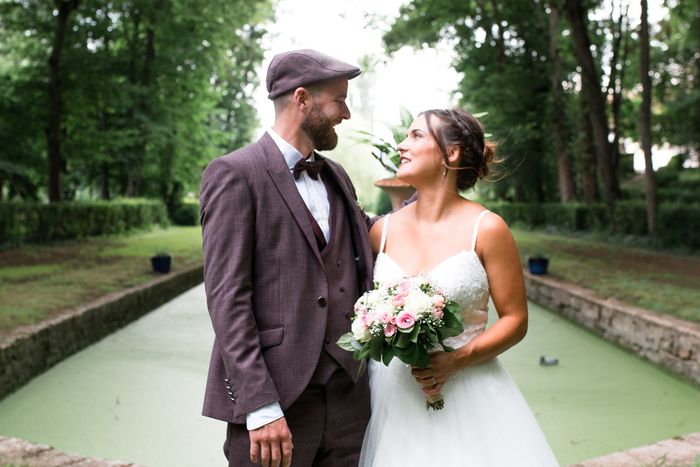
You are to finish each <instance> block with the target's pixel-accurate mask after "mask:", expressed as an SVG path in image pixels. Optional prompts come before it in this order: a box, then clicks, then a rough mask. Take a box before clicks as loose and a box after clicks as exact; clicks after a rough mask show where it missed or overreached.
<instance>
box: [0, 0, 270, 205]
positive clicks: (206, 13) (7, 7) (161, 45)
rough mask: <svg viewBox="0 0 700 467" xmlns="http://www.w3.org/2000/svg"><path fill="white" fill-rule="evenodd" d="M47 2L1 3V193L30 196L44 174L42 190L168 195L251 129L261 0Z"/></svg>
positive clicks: (67, 195)
mask: <svg viewBox="0 0 700 467" xmlns="http://www.w3.org/2000/svg"><path fill="white" fill-rule="evenodd" d="M54 1H55V2H57V3H56V5H57V8H56V15H54V13H53V11H52V10H53V9H54V8H53V6H54V5H53V3H51V2H45V1H43V0H0V34H1V35H2V36H1V37H0V85H1V86H0V111H1V112H2V115H3V118H2V119H0V148H1V149H0V162H2V163H0V185H6V186H7V188H5V191H6V192H7V193H8V194H10V195H11V196H13V197H21V198H28V199H29V198H32V197H37V196H38V197H41V196H42V195H43V194H45V193H47V191H46V188H42V185H43V186H45V187H46V186H49V183H48V180H49V172H50V174H51V180H52V181H51V187H52V188H51V198H52V199H57V198H58V196H60V197H61V198H64V199H72V198H75V197H83V198H84V197H97V196H99V197H102V198H104V199H109V198H112V197H114V196H149V197H161V198H163V199H165V200H166V201H167V200H174V199H175V198H177V197H179V196H181V195H182V193H186V192H187V191H190V190H192V191H194V190H196V188H197V186H198V184H199V176H200V173H201V169H202V167H203V166H204V165H205V164H206V163H207V162H208V161H209V160H210V159H211V158H213V157H215V156H217V155H220V154H223V153H225V152H228V151H229V150H230V149H231V148H233V147H235V146H240V145H242V144H244V143H246V142H248V141H249V140H250V138H251V136H252V131H253V129H254V127H255V126H256V123H257V122H256V113H255V110H254V108H253V106H252V92H253V90H254V87H255V84H256V83H257V80H258V76H257V66H258V64H259V63H260V62H261V60H262V47H261V39H262V36H263V34H264V29H263V28H262V27H261V26H260V24H262V23H263V22H264V21H265V20H266V19H267V18H268V17H269V16H270V15H271V7H270V2H269V1H268V0H259V1H254V2H249V1H244V0H231V1H228V2H214V1H212V0H206V1H201V0H199V1H198V0H158V1H155V2H154V1H151V0H80V1H79V4H78V1H77V0H75V3H70V2H68V1H67V0H63V1H60V0H54ZM69 4H70V5H71V6H73V7H76V8H73V9H71V10H70V16H68V14H67V10H66V6H67V5H69ZM59 6H60V7H62V8H64V10H63V13H61V10H59V9H58V7H59ZM193 11H196V12H197V14H196V15H193V14H192V12H193ZM59 36H61V37H59ZM59 39H60V40H59ZM53 43H55V44H56V45H57V46H55V47H53V48H52V44H53ZM58 45H60V47H59V46H58ZM49 58H51V71H50V70H49V68H48V67H47V66H46V63H47V61H48V60H49ZM48 102H51V103H52V106H51V107H49V105H48ZM56 104H58V105H56ZM49 108H50V109H51V119H49ZM49 129H50V131H48V130H49ZM47 131H48V135H49V138H48V139H49V141H50V142H51V144H49V145H46V144H44V147H43V148H38V147H37V141H38V139H44V141H46V135H47ZM50 161H51V162H50ZM49 166H50V167H51V171H49V170H47V167H49ZM56 168H58V171H57V170H56ZM59 184H60V185H59ZM57 186H58V188H57ZM57 192H58V193H59V195H58V196H56V193H57Z"/></svg>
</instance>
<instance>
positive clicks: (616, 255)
mask: <svg viewBox="0 0 700 467" xmlns="http://www.w3.org/2000/svg"><path fill="white" fill-rule="evenodd" d="M513 234H514V236H515V239H516V241H517V243H518V247H519V249H520V254H521V256H522V257H523V262H524V261H525V258H526V257H527V256H528V255H534V254H537V253H543V254H546V255H547V256H548V257H549V261H550V262H549V271H548V274H549V275H550V276H553V277H557V278H560V279H562V280H564V281H566V282H570V283H573V284H577V285H580V286H582V287H586V288H588V289H591V290H593V291H595V292H596V293H597V294H598V295H599V296H601V297H603V298H615V299H617V300H620V301H623V302H626V303H629V304H631V305H636V306H639V307H642V308H647V309H650V310H654V311H658V312H661V313H667V314H671V315H675V316H678V317H679V318H683V319H687V320H690V321H700V256H691V255H681V254H678V253H670V252H662V251H654V250H647V249H641V248H634V247H629V246H625V245H621V244H619V243H615V242H603V241H599V240H592V239H587V238H580V237H576V236H573V235H571V236H566V235H562V234H557V235H554V234H548V233H544V232H541V231H528V230H521V229H513Z"/></svg>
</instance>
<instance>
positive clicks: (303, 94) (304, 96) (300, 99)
mask: <svg viewBox="0 0 700 467" xmlns="http://www.w3.org/2000/svg"><path fill="white" fill-rule="evenodd" d="M292 101H293V102H294V105H295V106H296V107H297V109H299V110H301V111H302V112H307V111H308V109H310V108H311V93H310V92H309V90H308V89H306V88H303V87H298V88H296V89H295V90H294V94H293V95H292Z"/></svg>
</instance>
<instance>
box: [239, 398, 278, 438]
mask: <svg viewBox="0 0 700 467" xmlns="http://www.w3.org/2000/svg"><path fill="white" fill-rule="evenodd" d="M282 417H284V412H282V407H280V404H279V402H273V403H271V404H267V405H264V406H262V407H260V408H259V409H255V410H253V411H252V412H250V413H248V414H246V417H245V424H246V428H248V431H251V430H256V429H258V428H260V427H261V426H263V425H267V424H268V423H271V422H274V421H275V420H277V419H280V418H282Z"/></svg>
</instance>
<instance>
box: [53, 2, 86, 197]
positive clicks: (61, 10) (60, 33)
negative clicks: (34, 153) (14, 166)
mask: <svg viewBox="0 0 700 467" xmlns="http://www.w3.org/2000/svg"><path fill="white" fill-rule="evenodd" d="M79 3H80V0H54V6H55V7H56V9H57V10H58V14H57V15H56V28H55V30H54V36H53V46H52V48H51V56H50V57H49V130H48V133H47V140H48V155H49V200H50V201H52V202H56V201H60V200H61V182H60V180H61V178H60V177H61V171H62V170H63V167H64V161H63V157H62V155H61V131H62V128H61V121H62V117H63V96H62V93H63V86H62V85H63V83H62V79H61V55H62V53H63V45H64V38H65V35H66V27H67V25H68V20H69V18H70V15H71V13H72V12H73V11H75V10H76V9H77V8H78V5H79Z"/></svg>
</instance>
